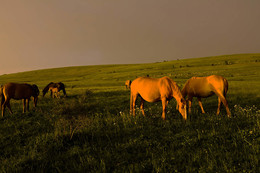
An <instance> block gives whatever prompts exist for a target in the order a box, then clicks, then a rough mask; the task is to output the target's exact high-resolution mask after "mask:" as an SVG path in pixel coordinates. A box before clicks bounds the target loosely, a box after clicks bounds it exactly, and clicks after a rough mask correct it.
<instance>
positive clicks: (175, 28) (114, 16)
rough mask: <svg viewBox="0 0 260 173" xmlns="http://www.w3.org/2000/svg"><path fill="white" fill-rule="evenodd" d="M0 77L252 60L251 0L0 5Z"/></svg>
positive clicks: (256, 41)
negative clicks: (224, 58) (232, 57)
mask: <svg viewBox="0 0 260 173" xmlns="http://www.w3.org/2000/svg"><path fill="white" fill-rule="evenodd" d="M0 4H1V6H0V75H1V74H9V73H16V72H22V71H31V70H37V69H46V68H56V67H67V66H82V65H99V64H132V63H153V62H161V61H164V60H167V61H170V60H176V59H182V58H195V57H206V56H217V55H226V54H240V53H260V10H259V7H260V1H259V0H44V1H36V0H23V1H21V0H10V1H7V0H0Z"/></svg>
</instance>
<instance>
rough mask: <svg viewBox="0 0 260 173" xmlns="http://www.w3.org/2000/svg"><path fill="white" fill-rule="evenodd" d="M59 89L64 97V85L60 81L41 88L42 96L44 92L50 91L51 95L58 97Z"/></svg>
mask: <svg viewBox="0 0 260 173" xmlns="http://www.w3.org/2000/svg"><path fill="white" fill-rule="evenodd" d="M60 90H62V91H63V94H64V96H65V97H66V96H67V94H66V91H65V85H64V84H63V83H62V82H59V83H53V82H51V83H49V84H48V85H47V86H46V87H45V88H44V89H43V90H42V92H43V97H44V96H45V94H46V93H47V92H48V91H50V92H51V97H53V98H54V97H55V96H56V97H58V98H59V97H60Z"/></svg>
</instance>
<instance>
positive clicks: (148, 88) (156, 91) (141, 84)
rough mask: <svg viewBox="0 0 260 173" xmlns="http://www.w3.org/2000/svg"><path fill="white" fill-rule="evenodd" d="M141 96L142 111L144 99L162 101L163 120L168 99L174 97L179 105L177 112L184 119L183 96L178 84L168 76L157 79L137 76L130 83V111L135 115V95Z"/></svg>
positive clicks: (185, 114) (184, 102) (184, 104)
mask: <svg viewBox="0 0 260 173" xmlns="http://www.w3.org/2000/svg"><path fill="white" fill-rule="evenodd" d="M138 95H139V96H140V97H141V106H140V108H141V110H142V114H143V115H144V116H145V113H144V100H146V101H148V102H157V101H162V109H163V110H162V118H163V119H164V120H165V112H166V107H167V104H168V102H169V100H170V99H172V98H173V97H174V98H175V99H176V101H177V103H178V105H180V106H179V112H180V113H181V115H182V117H183V118H184V119H185V120H186V119H187V113H186V101H185V99H184V98H183V96H182V94H181V91H180V89H179V87H178V85H177V84H176V83H175V82H174V81H173V80H172V79H171V78H169V77H162V78H159V79H155V78H150V77H139V78H137V79H135V80H134V81H133V82H132V84H131V95H130V113H131V114H133V115H134V116H135V102H136V99H137V96H138Z"/></svg>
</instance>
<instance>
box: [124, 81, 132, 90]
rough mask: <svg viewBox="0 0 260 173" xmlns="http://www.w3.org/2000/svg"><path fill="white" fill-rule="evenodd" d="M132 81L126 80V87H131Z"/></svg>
mask: <svg viewBox="0 0 260 173" xmlns="http://www.w3.org/2000/svg"><path fill="white" fill-rule="evenodd" d="M131 83H132V81H131V80H127V81H125V89H130V87H131Z"/></svg>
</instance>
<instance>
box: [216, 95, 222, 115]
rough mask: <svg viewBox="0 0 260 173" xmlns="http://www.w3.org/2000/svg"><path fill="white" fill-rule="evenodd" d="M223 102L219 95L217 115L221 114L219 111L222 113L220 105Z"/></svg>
mask: <svg viewBox="0 0 260 173" xmlns="http://www.w3.org/2000/svg"><path fill="white" fill-rule="evenodd" d="M221 104H222V102H221V99H220V98H219V97H218V109H217V115H219V113H220V107H221Z"/></svg>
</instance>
